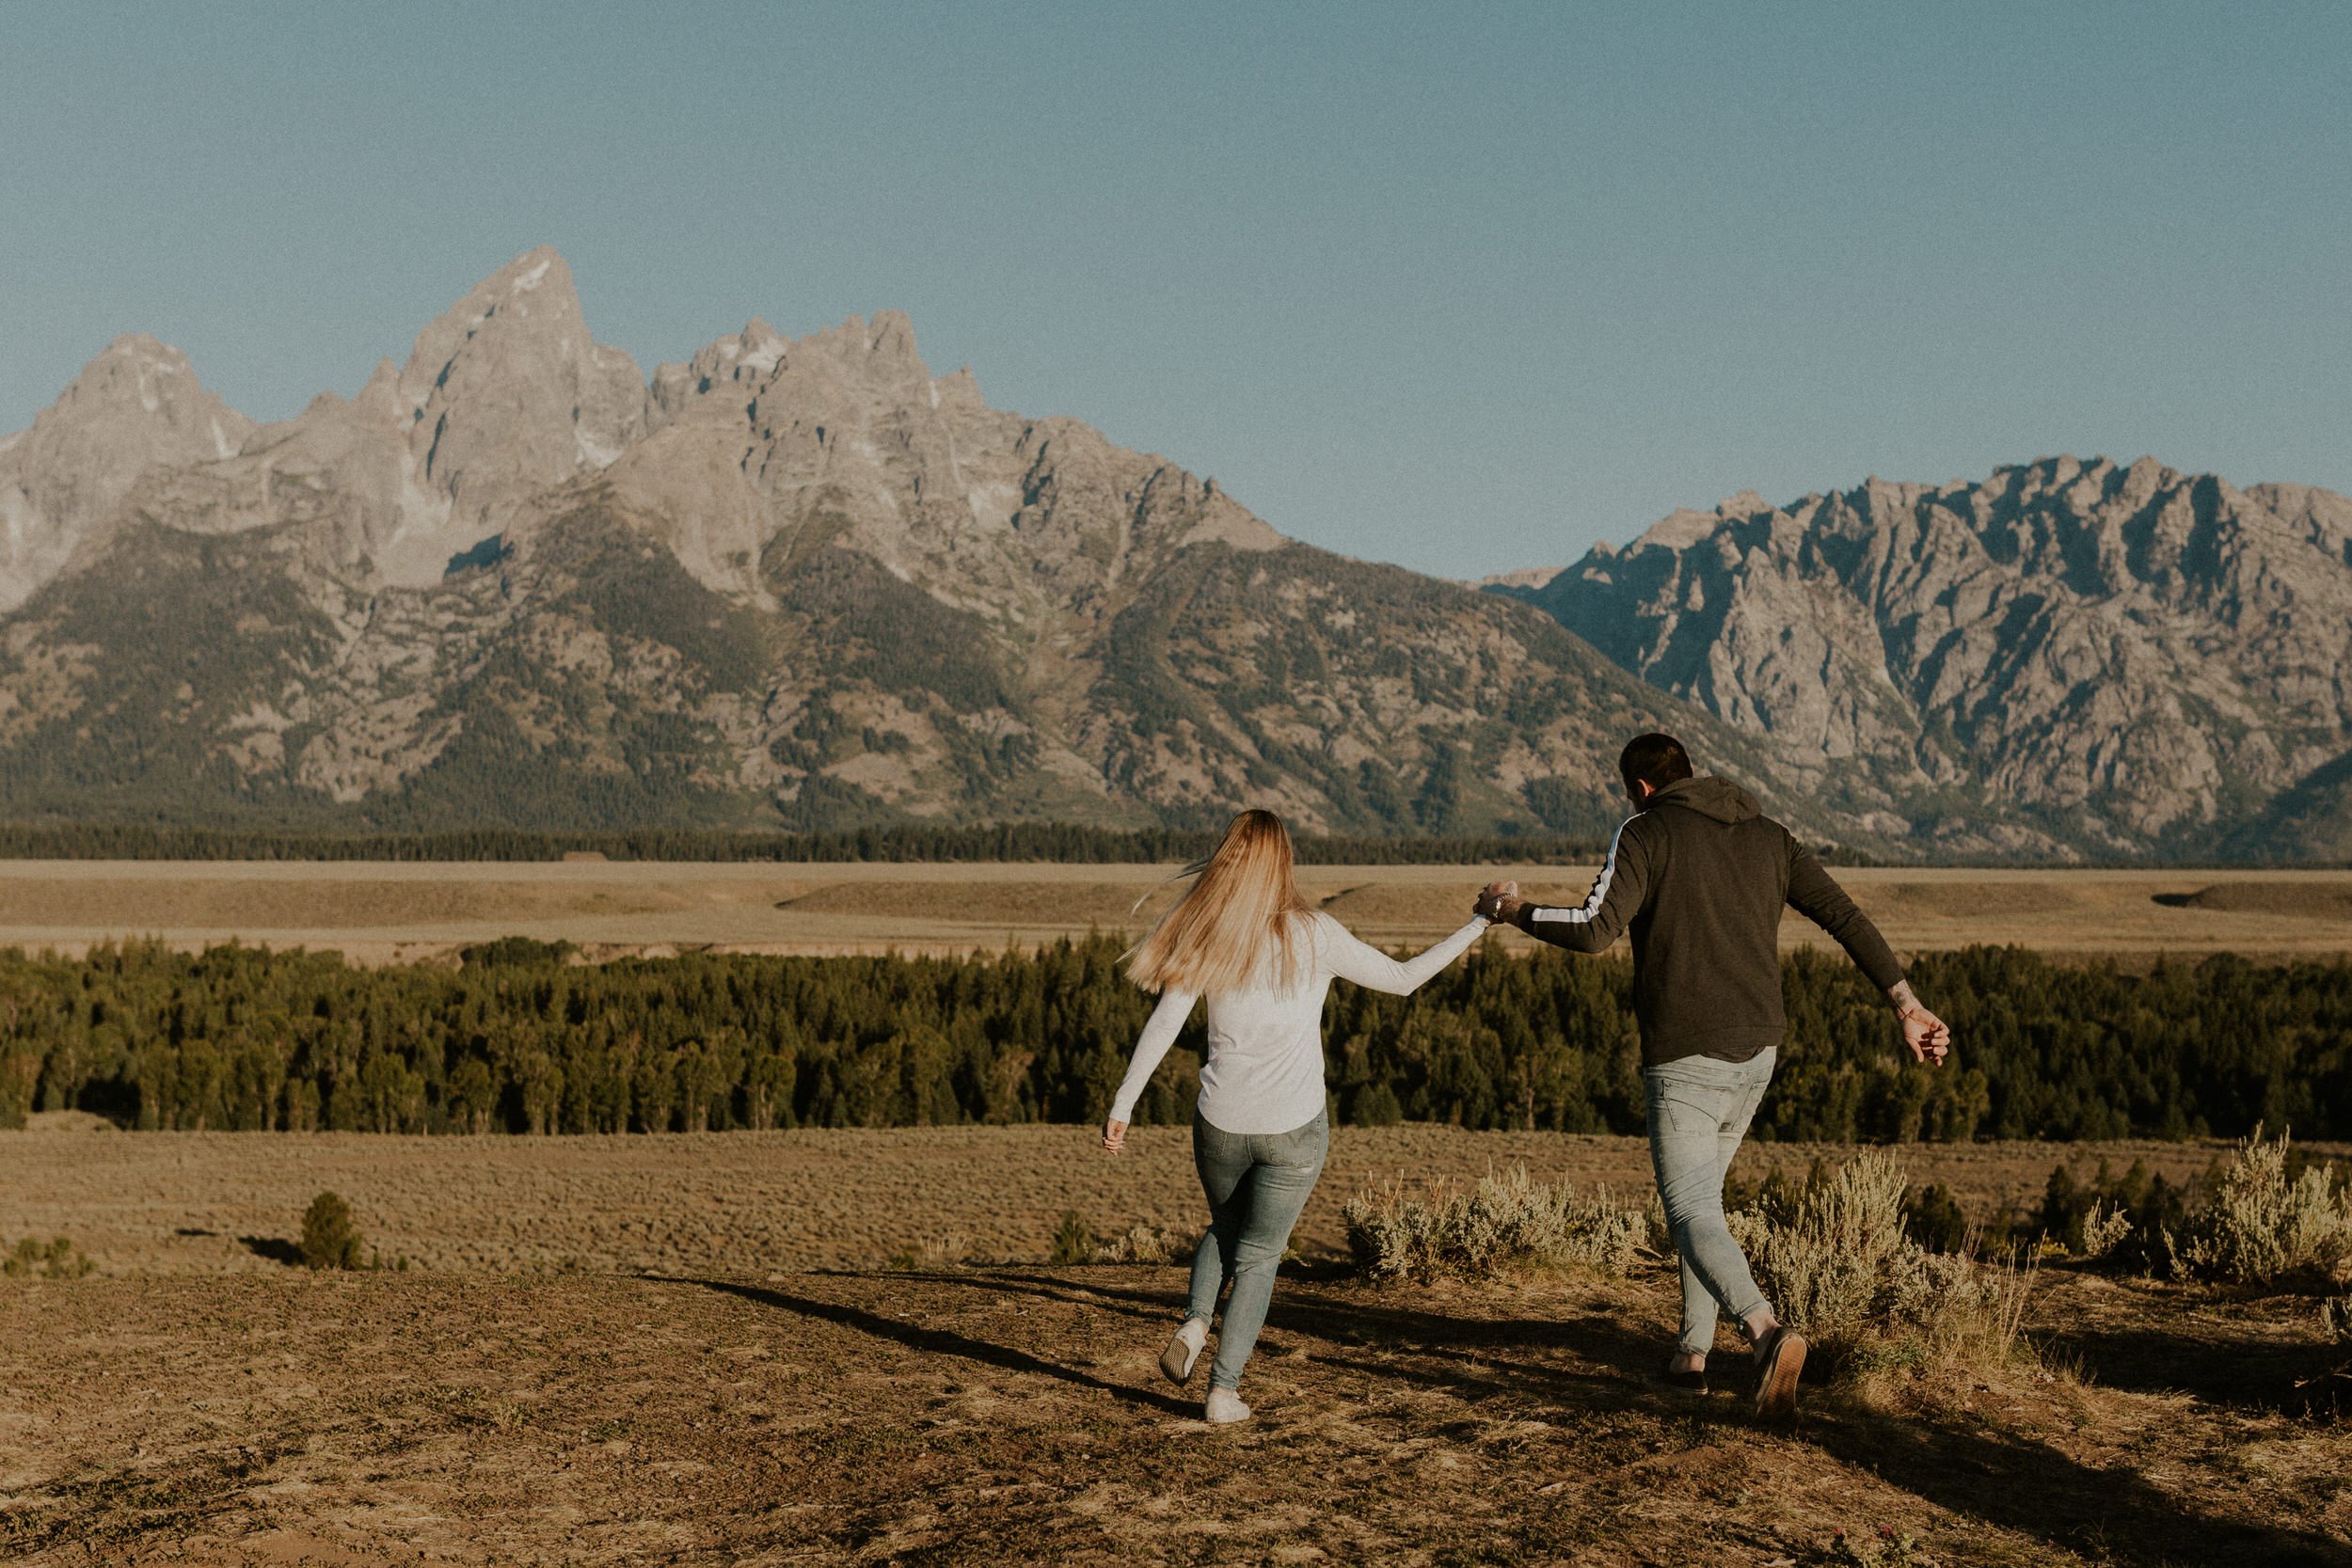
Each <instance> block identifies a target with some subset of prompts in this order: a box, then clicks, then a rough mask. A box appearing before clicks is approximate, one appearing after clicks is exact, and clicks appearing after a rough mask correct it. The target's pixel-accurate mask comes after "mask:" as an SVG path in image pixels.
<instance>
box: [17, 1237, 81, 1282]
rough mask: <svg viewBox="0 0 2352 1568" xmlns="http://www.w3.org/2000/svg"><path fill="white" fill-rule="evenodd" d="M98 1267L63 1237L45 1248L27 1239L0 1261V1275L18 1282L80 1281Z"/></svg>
mask: <svg viewBox="0 0 2352 1568" xmlns="http://www.w3.org/2000/svg"><path fill="white" fill-rule="evenodd" d="M97 1267H98V1265H97V1264H95V1263H93V1262H91V1261H90V1260H89V1259H88V1258H87V1257H86V1256H84V1254H83V1252H82V1249H81V1248H79V1247H77V1246H75V1245H74V1244H73V1243H72V1242H71V1241H69V1240H67V1239H66V1238H65V1237H63V1236H57V1237H53V1238H52V1239H51V1240H50V1241H49V1242H48V1243H45V1244H44V1243H41V1242H39V1241H37V1240H35V1239H34V1238H32V1237H30V1236H27V1237H25V1238H24V1240H23V1241H21V1242H19V1243H16V1249H15V1250H14V1251H13V1252H10V1253H9V1254H8V1256H7V1257H6V1258H0V1274H5V1275H11V1276H13V1277H19V1278H32V1279H80V1278H81V1277H83V1276H84V1275H87V1274H90V1273H92V1272H93V1271H95V1270H96V1269H97Z"/></svg>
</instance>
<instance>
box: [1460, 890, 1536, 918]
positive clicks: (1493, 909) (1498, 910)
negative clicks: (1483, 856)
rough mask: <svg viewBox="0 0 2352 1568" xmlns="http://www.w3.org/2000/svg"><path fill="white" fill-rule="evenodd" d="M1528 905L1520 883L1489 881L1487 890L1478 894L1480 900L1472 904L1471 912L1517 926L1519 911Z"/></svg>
mask: <svg viewBox="0 0 2352 1568" xmlns="http://www.w3.org/2000/svg"><path fill="white" fill-rule="evenodd" d="M1526 907H1527V903H1526V900H1525V899H1523V898H1521V897H1520V896H1519V884H1518V883H1517V882H1488V883H1487V884H1486V892H1484V893H1482V894H1480V895H1478V902H1476V903H1475V904H1472V905H1471V906H1470V913H1472V914H1474V915H1482V916H1484V917H1485V918H1486V919H1488V920H1492V921H1495V922H1497V923H1499V924H1501V925H1504V926H1516V925H1518V923H1519V911H1521V910H1523V909H1525V908H1526Z"/></svg>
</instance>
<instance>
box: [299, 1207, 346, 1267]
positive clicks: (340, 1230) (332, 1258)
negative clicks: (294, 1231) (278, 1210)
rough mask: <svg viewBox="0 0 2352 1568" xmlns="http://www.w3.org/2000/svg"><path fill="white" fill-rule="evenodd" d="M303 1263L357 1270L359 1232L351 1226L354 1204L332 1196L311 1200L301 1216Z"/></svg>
mask: <svg viewBox="0 0 2352 1568" xmlns="http://www.w3.org/2000/svg"><path fill="white" fill-rule="evenodd" d="M301 1251H302V1260H303V1262H305V1263H307V1264H309V1265H310V1267H311V1268H314V1269H356V1268H358V1267H360V1261H359V1230H358V1227H357V1226H355V1225H354V1224H353V1223H352V1219H351V1205H350V1204H348V1203H345V1202H344V1201H343V1200H342V1198H341V1197H339V1196H336V1195H335V1194H333V1193H321V1194H319V1196H316V1197H314V1198H312V1199H311V1200H310V1208H309V1209H307V1210H305V1211H304V1212H303V1215H302V1247H301Z"/></svg>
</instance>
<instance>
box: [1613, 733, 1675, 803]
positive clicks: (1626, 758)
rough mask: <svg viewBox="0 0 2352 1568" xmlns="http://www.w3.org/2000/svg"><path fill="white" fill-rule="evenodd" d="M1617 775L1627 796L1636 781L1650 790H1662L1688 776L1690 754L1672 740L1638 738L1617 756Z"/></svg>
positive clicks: (1671, 737)
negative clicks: (1622, 778)
mask: <svg viewBox="0 0 2352 1568" xmlns="http://www.w3.org/2000/svg"><path fill="white" fill-rule="evenodd" d="M1617 771H1618V773H1619V774H1621V775H1622V776H1623V777H1624V779H1625V792H1626V793H1627V794H1628V795H1630V794H1632V793H1633V781H1634V780H1636V779H1639V780H1641V781H1642V782H1643V783H1644V784H1647V785H1649V786H1650V788H1652V789H1663V788H1665V787H1666V786H1667V785H1668V784H1673V783H1675V782H1676V781H1677V780H1680V779H1687V778H1689V777H1690V776H1691V753H1690V752H1686V751H1684V750H1683V749H1682V742H1681V741H1679V740H1677V739H1676V738H1675V737H1674V736H1670V735H1637V736H1634V737H1633V738H1632V739H1630V740H1629V741H1627V742H1626V743H1625V750H1624V751H1622V752H1618V753H1617Z"/></svg>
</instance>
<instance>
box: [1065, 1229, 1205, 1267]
mask: <svg viewBox="0 0 2352 1568" xmlns="http://www.w3.org/2000/svg"><path fill="white" fill-rule="evenodd" d="M1199 1244H1200V1239H1199V1238H1198V1237H1193V1238H1190V1239H1187V1238H1185V1237H1184V1236H1182V1235H1180V1234H1178V1233H1177V1232H1176V1231H1173V1230H1169V1229H1168V1228H1167V1227H1164V1226H1157V1225H1136V1226H1130V1227H1128V1228H1127V1233H1126V1234H1125V1235H1123V1236H1118V1237H1114V1238H1113V1239H1112V1240H1110V1241H1108V1242H1105V1243H1103V1244H1102V1245H1100V1246H1098V1247H1096V1248H1095V1249H1094V1256H1093V1258H1092V1259H1090V1261H1092V1262H1096V1263H1172V1262H1174V1261H1176V1260H1177V1259H1180V1258H1187V1257H1189V1256H1190V1255H1191V1253H1192V1249H1193V1248H1194V1247H1195V1246H1197V1245H1199Z"/></svg>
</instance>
